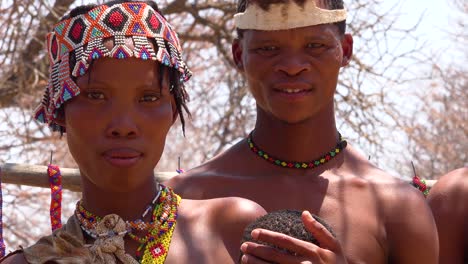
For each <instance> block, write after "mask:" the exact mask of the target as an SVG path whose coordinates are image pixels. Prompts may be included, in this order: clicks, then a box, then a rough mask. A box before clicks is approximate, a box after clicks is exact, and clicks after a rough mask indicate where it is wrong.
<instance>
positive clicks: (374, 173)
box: [348, 156, 438, 264]
mask: <svg viewBox="0 0 468 264" xmlns="http://www.w3.org/2000/svg"><path fill="white" fill-rule="evenodd" d="M353 158H354V157H351V158H350V159H353ZM354 159H355V160H353V161H354V164H355V165H354V167H353V166H349V167H348V171H350V174H352V175H353V177H351V178H352V179H353V180H352V181H353V182H357V183H354V184H353V186H365V187H366V188H367V190H368V191H370V192H371V193H372V199H375V200H376V201H375V202H376V203H377V204H378V207H379V214H380V216H379V219H380V222H381V223H382V226H383V227H384V229H385V234H386V235H385V236H386V241H387V242H386V247H387V250H388V254H389V257H390V260H391V261H390V263H405V264H406V263H408V264H409V263H437V258H438V236H437V229H436V226H435V222H434V219H433V216H432V213H431V210H430V208H429V206H428V205H427V202H426V200H425V197H424V195H423V194H422V193H421V192H420V191H419V190H417V189H416V188H414V187H413V186H411V185H410V184H409V183H408V182H407V181H404V180H402V179H400V178H398V177H396V176H392V175H390V174H388V173H386V172H384V171H382V170H380V169H379V168H377V167H375V166H373V165H372V164H370V163H369V162H368V161H367V160H366V159H365V158H364V160H363V159H362V157H359V156H356V158H354ZM361 188H363V187H361Z"/></svg>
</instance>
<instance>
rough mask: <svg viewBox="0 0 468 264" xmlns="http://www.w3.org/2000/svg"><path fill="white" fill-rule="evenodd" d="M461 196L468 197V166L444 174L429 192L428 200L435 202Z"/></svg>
mask: <svg viewBox="0 0 468 264" xmlns="http://www.w3.org/2000/svg"><path fill="white" fill-rule="evenodd" d="M461 198H465V199H468V167H465V168H460V169H456V170H453V171H451V172H449V173H447V174H445V175H443V176H442V177H441V178H440V179H439V180H438V181H437V183H436V184H435V185H434V187H433V188H432V189H431V191H430V192H429V197H428V201H429V202H430V203H434V202H436V201H438V200H440V199H444V200H447V199H461ZM461 200H463V199H461Z"/></svg>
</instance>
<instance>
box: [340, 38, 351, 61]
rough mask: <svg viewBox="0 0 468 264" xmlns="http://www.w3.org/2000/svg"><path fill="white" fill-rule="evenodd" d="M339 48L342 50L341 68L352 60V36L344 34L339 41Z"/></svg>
mask: <svg viewBox="0 0 468 264" xmlns="http://www.w3.org/2000/svg"><path fill="white" fill-rule="evenodd" d="M341 48H342V49H343V60H342V62H341V67H344V66H347V65H348V64H349V62H350V61H351V59H352V58H353V36H351V34H345V35H344V36H343V38H342V40H341Z"/></svg>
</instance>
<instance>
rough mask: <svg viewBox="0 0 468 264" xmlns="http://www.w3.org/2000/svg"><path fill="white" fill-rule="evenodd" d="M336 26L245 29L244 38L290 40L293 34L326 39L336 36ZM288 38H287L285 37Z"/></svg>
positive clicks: (301, 36)
mask: <svg viewBox="0 0 468 264" xmlns="http://www.w3.org/2000/svg"><path fill="white" fill-rule="evenodd" d="M335 30H336V27H334V26H331V25H329V24H325V25H314V26H307V27H301V28H292V29H284V30H275V31H271V30H245V31H244V37H243V39H246V40H248V42H251V43H261V42H268V41H274V40H290V39H289V38H291V36H294V37H295V38H296V37H297V38H299V39H303V40H319V39H322V40H325V39H329V38H334V37H336V35H337V34H336V33H335V32H336V31H335ZM285 38H286V39H285Z"/></svg>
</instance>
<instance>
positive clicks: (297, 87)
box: [273, 82, 312, 94]
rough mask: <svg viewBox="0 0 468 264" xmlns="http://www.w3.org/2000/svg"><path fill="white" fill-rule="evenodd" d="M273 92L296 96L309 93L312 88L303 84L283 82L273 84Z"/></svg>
mask: <svg viewBox="0 0 468 264" xmlns="http://www.w3.org/2000/svg"><path fill="white" fill-rule="evenodd" d="M273 90H274V91H276V92H280V93H287V94H297V93H305V92H310V91H312V87H311V85H310V84H308V83H305V82H284V83H277V84H275V85H274V86H273Z"/></svg>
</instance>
